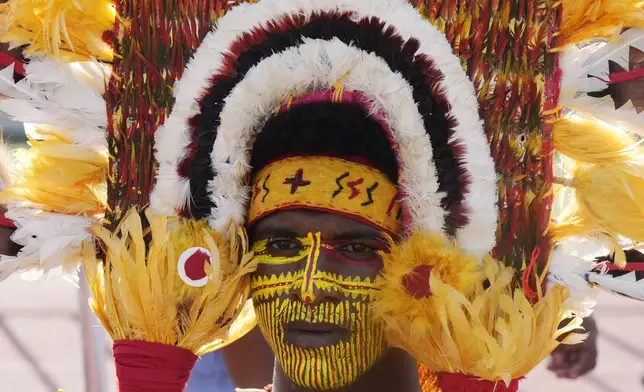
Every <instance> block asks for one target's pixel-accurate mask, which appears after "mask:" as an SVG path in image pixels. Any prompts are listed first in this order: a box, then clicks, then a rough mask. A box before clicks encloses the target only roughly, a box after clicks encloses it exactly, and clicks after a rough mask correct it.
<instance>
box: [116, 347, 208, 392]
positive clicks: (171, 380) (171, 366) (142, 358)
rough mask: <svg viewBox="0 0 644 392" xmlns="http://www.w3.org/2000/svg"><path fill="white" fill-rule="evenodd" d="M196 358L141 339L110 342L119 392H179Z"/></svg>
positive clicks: (181, 351)
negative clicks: (112, 345)
mask: <svg viewBox="0 0 644 392" xmlns="http://www.w3.org/2000/svg"><path fill="white" fill-rule="evenodd" d="M197 359H198V357H197V356H196V355H195V354H193V353H191V352H190V351H188V350H186V349H183V348H180V347H176V346H169V345H166V344H160V343H150V342H144V341H141V340H116V341H114V362H115V364H116V378H117V379H118V385H119V392H183V390H184V388H185V387H186V382H188V377H190V371H191V370H192V368H193V366H194V365H195V362H196V361H197Z"/></svg>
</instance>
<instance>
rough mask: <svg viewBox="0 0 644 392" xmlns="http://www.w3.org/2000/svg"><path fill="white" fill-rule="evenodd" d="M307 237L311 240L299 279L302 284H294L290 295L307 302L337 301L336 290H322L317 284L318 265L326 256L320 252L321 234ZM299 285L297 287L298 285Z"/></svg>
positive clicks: (338, 295)
mask: <svg viewBox="0 0 644 392" xmlns="http://www.w3.org/2000/svg"><path fill="white" fill-rule="evenodd" d="M309 239H310V240H311V243H312V245H311V247H310V249H309V254H308V255H307V258H306V263H305V265H304V271H303V275H304V276H303V278H302V280H301V282H302V284H301V286H300V285H296V286H295V287H294V288H293V290H292V291H291V294H292V295H295V296H297V297H299V299H300V300H301V301H302V302H304V303H307V304H315V303H319V302H324V301H339V300H340V298H341V294H340V293H339V292H338V290H334V289H331V290H324V289H322V288H321V285H319V284H317V282H319V271H320V267H321V266H322V265H324V264H325V263H326V257H327V256H325V255H324V254H323V253H322V252H320V248H321V245H322V244H321V240H322V239H321V234H320V233H319V232H318V233H309ZM298 286H299V287H298Z"/></svg>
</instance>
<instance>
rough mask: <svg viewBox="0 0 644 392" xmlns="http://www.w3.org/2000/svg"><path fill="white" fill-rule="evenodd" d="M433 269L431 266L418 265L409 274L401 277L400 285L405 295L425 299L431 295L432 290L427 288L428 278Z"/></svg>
mask: <svg viewBox="0 0 644 392" xmlns="http://www.w3.org/2000/svg"><path fill="white" fill-rule="evenodd" d="M433 269H434V267H432V266H431V265H426V264H423V265H419V266H417V267H415V268H414V269H413V270H412V271H411V272H410V273H408V274H407V275H405V276H403V278H402V284H403V287H404V288H405V290H407V293H408V294H409V295H411V296H412V297H414V298H427V297H429V296H431V295H432V289H431V287H429V277H430V276H431V274H432V270H433Z"/></svg>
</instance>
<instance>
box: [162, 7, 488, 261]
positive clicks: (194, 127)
mask: <svg viewBox="0 0 644 392" xmlns="http://www.w3.org/2000/svg"><path fill="white" fill-rule="evenodd" d="M293 9H299V10H303V11H300V12H299V13H297V14H292V10H293ZM315 13H320V15H317V14H315ZM324 13H329V15H330V16H326V17H328V18H329V22H328V23H331V22H333V21H336V22H337V21H338V20H340V21H341V20H342V19H343V18H346V17H347V15H350V20H349V22H350V23H353V24H354V25H355V26H356V34H358V33H360V31H361V29H367V28H368V27H370V26H371V27H373V25H374V24H375V25H376V26H378V25H377V21H376V20H375V19H374V20H368V19H364V20H363V18H379V19H380V20H382V21H386V24H385V25H383V26H380V27H378V28H379V29H380V31H381V33H382V34H385V36H389V37H393V38H389V40H391V39H393V41H392V42H390V44H391V45H392V46H390V47H386V48H385V47H382V50H385V51H386V50H389V49H390V48H396V47H398V48H399V49H397V50H399V53H400V54H399V55H400V56H402V57H403V58H405V57H406V58H407V59H408V60H407V63H406V67H411V68H407V69H412V68H413V67H421V68H420V69H421V70H422V73H421V75H423V76H422V77H421V79H420V80H410V79H407V77H405V76H403V75H404V74H405V72H406V71H405V69H402V70H399V71H400V72H401V74H395V73H393V71H394V65H392V63H389V64H388V63H387V62H388V61H390V58H389V57H385V58H379V56H380V55H381V53H382V52H381V53H379V50H381V49H379V48H380V47H379V46H370V45H371V44H374V43H375V41H374V42H369V41H367V40H360V39H356V40H355V43H352V44H351V46H349V42H343V41H344V40H343V37H342V35H341V34H342V32H341V31H339V32H338V34H339V35H338V36H335V35H333V34H334V33H333V30H331V29H330V30H329V31H331V32H332V34H331V35H328V33H326V32H325V31H324V30H323V31H322V32H324V34H326V35H322V36H321V35H320V33H322V32H316V31H315V30H314V29H312V28H309V29H307V27H308V22H311V23H313V22H314V21H315V20H317V19H320V18H324V17H325V14H324ZM343 13H344V14H343ZM260 26H261V27H260ZM293 26H295V27H293ZM297 26H302V27H300V29H301V31H300V36H303V38H299V37H298V39H297V40H294V41H293V42H290V41H288V40H286V41H284V42H287V43H288V42H290V43H288V44H286V45H284V43H282V42H281V41H279V40H276V41H274V42H273V44H272V45H277V46H280V45H282V46H281V47H280V48H279V50H278V49H276V48H274V47H271V46H265V50H264V51H265V52H266V53H265V54H262V53H261V51H257V48H256V47H255V46H257V45H260V44H262V42H263V41H264V40H267V39H268V38H269V37H272V36H277V35H278V34H280V33H283V32H285V31H289V30H293V31H298V30H297ZM321 26H324V24H322V25H321ZM398 35H400V37H399V38H398ZM345 38H346V39H348V40H352V38H351V37H350V36H347V37H345ZM355 38H357V37H355ZM375 38H377V37H375ZM385 38H386V37H385ZM410 38H413V39H412V40H411V41H409V42H407V44H405V40H408V39H410ZM376 41H377V39H376ZM378 42H379V41H378ZM267 45H268V44H267ZM396 45H398V46H396ZM403 45H404V46H403ZM251 47H252V48H253V49H254V50H256V51H255V52H249V53H253V56H255V57H256V58H255V60H253V61H252V62H251V63H244V64H241V63H239V65H238V63H236V62H237V61H241V60H240V58H241V57H243V56H245V50H246V48H251ZM275 51H278V53H275ZM316 51H318V52H316ZM246 57H248V56H246ZM251 58H253V57H252V56H251V57H248V59H247V60H245V61H250V59H251ZM296 59H297V60H298V61H300V60H302V61H304V62H303V63H302V64H299V65H298V64H297V62H295V60H296ZM410 60H411V62H409V61H410ZM403 63H404V62H403ZM349 64H351V65H353V67H349V66H348V65H349ZM357 64H361V65H360V66H355V65H357ZM238 66H239V67H245V68H242V69H241V70H240V69H239V68H238ZM250 66H252V68H250ZM296 67H297V69H296ZM249 68H250V69H249ZM233 69H234V70H235V73H234V74H235V75H239V77H238V78H237V79H235V78H232V77H231V75H232V70H233ZM258 69H262V71H258ZM294 70H295V71H294ZM244 72H247V73H246V74H244ZM373 72H376V73H377V74H378V75H380V76H378V77H374V74H373ZM287 76H288V77H287ZM291 76H294V77H295V78H299V79H297V80H298V81H297V82H296V81H295V80H296V79H291ZM251 79H252V80H253V83H250V82H249V81H250V80H251ZM289 79H290V80H289ZM279 80H281V82H279V83H278V81H279ZM313 80H314V82H313ZM378 80H382V82H381V83H377V84H374V81H378ZM338 81H342V85H343V88H345V89H349V90H352V89H355V90H360V91H361V92H362V93H364V94H365V95H366V96H368V97H369V98H370V99H372V100H373V101H374V102H376V103H377V105H379V106H381V107H382V109H383V110H384V112H385V113H386V115H387V116H388V118H389V119H390V121H391V128H392V130H393V135H392V136H393V138H394V139H395V141H396V142H397V146H398V149H399V150H400V153H399V160H400V161H401V162H402V167H401V179H400V185H401V188H402V190H403V191H404V193H405V194H404V195H403V197H404V199H405V203H406V205H407V208H408V210H409V212H410V213H411V216H412V224H413V225H414V226H415V225H418V226H420V227H425V228H431V229H432V230H437V231H441V230H443V229H448V232H449V227H450V226H451V225H453V226H455V228H456V230H454V231H455V232H456V235H457V237H458V238H459V240H460V241H461V242H462V243H464V244H466V246H467V247H468V249H469V250H471V251H472V252H474V253H475V254H477V255H479V256H481V255H483V254H485V253H486V252H488V251H489V250H490V249H491V247H492V246H493V244H494V232H495V230H496V208H495V203H496V185H495V172H494V167H493V163H492V160H491V158H490V156H489V153H488V151H489V149H488V144H487V140H486V138H485V135H484V133H483V130H482V123H481V121H480V118H479V116H478V111H477V109H476V108H477V101H476V97H475V95H474V89H473V86H472V83H471V82H470V81H469V80H468V78H467V76H466V75H465V73H464V72H463V70H462V68H461V65H460V61H459V60H458V58H457V57H456V56H454V55H453V54H452V49H451V46H450V45H449V43H448V42H447V41H446V39H445V37H444V35H443V34H441V33H439V32H438V31H437V30H436V29H435V28H434V27H433V26H431V25H430V24H428V23H426V22H425V21H424V20H423V19H422V17H421V16H420V15H419V14H418V12H417V10H416V9H415V8H413V7H412V6H411V5H409V4H407V3H405V2H403V1H400V0H378V1H375V2H361V1H355V0H345V1H341V2H340V3H339V4H336V3H333V4H331V3H328V2H325V1H299V2H298V1H292V0H280V1H277V0H276V1H265V2H262V3H259V4H253V5H242V6H240V7H239V8H236V9H234V10H232V11H231V12H230V13H229V14H228V15H227V17H226V18H225V19H224V20H223V21H222V23H221V24H220V26H219V27H218V29H217V30H216V31H214V32H212V33H211V34H210V35H209V36H208V37H206V39H205V40H204V42H203V44H202V47H201V48H200V49H199V50H198V51H197V53H196V54H195V58H194V59H193V61H192V62H191V63H190V65H189V66H188V70H187V71H186V77H184V79H182V80H181V81H180V82H179V83H178V84H177V91H176V97H177V99H176V104H175V107H174V110H173V113H172V114H171V116H170V117H169V119H168V121H167V122H166V123H165V126H164V127H163V128H161V129H160V130H159V134H158V140H157V158H158V160H159V163H160V170H159V175H158V183H157V187H156V189H155V191H154V193H153V197H152V206H153V207H154V208H156V209H158V210H160V211H164V212H166V213H172V212H174V211H177V210H181V209H182V208H184V207H185V206H186V205H187V204H188V203H189V200H191V199H196V200H202V199H203V197H202V195H201V192H204V191H206V189H205V188H203V187H204V182H205V179H207V178H211V176H213V173H210V172H208V171H207V170H206V171H203V170H204V168H208V166H209V165H207V164H204V163H205V162H212V166H213V169H214V172H215V173H214V174H215V176H214V178H213V180H212V182H210V184H209V185H208V188H207V189H208V194H210V199H211V201H210V202H209V204H210V205H212V206H213V210H212V222H213V225H214V227H216V228H219V229H221V228H222V227H224V226H225V225H226V224H228V222H230V221H231V220H233V221H235V222H238V223H241V222H243V218H244V210H245V207H244V205H245V201H246V200H247V197H248V190H247V189H246V188H245V183H244V177H245V173H247V172H248V170H249V169H250V168H249V167H248V162H249V158H248V154H249V153H250V152H249V151H246V149H247V146H248V145H250V144H249V143H251V142H252V132H255V131H256V130H257V129H260V128H261V126H262V124H263V122H265V121H266V118H267V116H269V115H270V113H271V111H272V110H273V109H274V108H275V107H276V106H277V105H279V104H280V103H281V102H282V101H284V100H286V99H287V98H288V97H289V95H295V96H297V95H298V94H303V93H306V92H309V91H312V90H316V89H322V90H323V89H328V88H331V87H332V86H334V85H335V84H336V83H338ZM427 81H432V82H431V83H434V85H433V87H432V85H425V87H424V90H425V93H426V91H427V90H428V89H429V90H430V91H433V93H432V94H433V95H432V96H428V97H427V98H428V99H430V101H429V102H425V101H423V102H420V103H419V102H418V101H417V100H416V98H417V97H418V95H417V90H416V88H417V87H418V88H420V85H424V84H425V83H427ZM203 86H211V87H210V88H209V89H208V90H206V91H204V90H201V88H202V87H203ZM260 87H263V88H264V89H265V93H269V95H260V90H259V88H260ZM222 88H223V89H224V90H223V91H226V90H225V89H228V90H227V91H229V94H230V95H229V96H225V95H224V96H218V97H217V98H216V99H215V100H210V99H211V98H209V94H213V93H214V92H217V91H218V90H217V89H222ZM421 90H423V88H421ZM419 91H420V90H419ZM200 96H202V97H203V99H201V100H200V99H199V97H200ZM258 98H259V99H258ZM224 99H225V100H224ZM400 99H402V101H401V100H400ZM431 100H433V101H434V103H435V104H436V110H437V111H436V112H435V113H433V112H432V109H430V108H431V105H432V102H431ZM197 102H198V103H199V105H197ZM403 102H405V103H404V104H403ZM443 104H444V105H445V106H444V107H445V108H447V111H446V112H441V109H440V108H441V105H443ZM419 105H420V106H419ZM426 105H430V106H426ZM200 106H201V107H200ZM206 108H216V111H213V110H211V109H206ZM242 108H243V109H242ZM417 108H418V109H417ZM202 110H203V112H202ZM219 111H221V115H220V117H219V118H218V116H217V113H219ZM240 113H242V114H243V115H242V116H241V117H240ZM432 113H433V114H432ZM432 115H437V116H445V119H446V121H445V122H444V123H443V125H444V128H445V129H429V128H428V124H432V123H431V116H432ZM240 119H246V120H247V121H246V122H244V123H240V122H239V120H240ZM233 120H234V121H233ZM428 121H429V122H428ZM202 122H204V123H205V124H208V126H207V127H206V128H201V129H200V128H199V124H200V123H202ZM452 127H453V128H452ZM195 131H196V132H197V134H196V135H191V133H193V132H195ZM222 132H224V133H225V134H223V133H222ZM441 132H447V133H448V135H450V136H449V137H448V138H447V139H446V141H447V142H448V144H449V147H448V148H449V149H450V150H451V154H453V155H452V157H451V158H449V157H447V158H448V159H450V160H451V162H452V163H447V165H448V166H449V170H454V169H455V168H458V167H460V166H461V165H462V167H463V169H464V171H463V172H462V173H461V174H457V175H456V178H455V179H454V178H449V177H445V176H444V174H442V173H444V172H443V168H442V166H443V165H445V164H446V163H441V162H440V161H439V162H437V161H436V160H437V159H438V158H439V157H438V156H437V155H436V154H437V151H440V152H441V154H442V153H443V151H444V150H445V147H439V149H438V150H436V148H437V147H436V146H435V145H434V144H435V142H436V141H438V140H440V138H442V137H443V136H440V133H441ZM434 133H437V135H436V136H434ZM211 143H214V148H213V150H212V155H211V158H212V161H210V160H209V159H208V158H209V157H208V156H207V155H205V156H204V153H208V151H209V150H210V148H212V146H211ZM178 147H180V148H178ZM432 150H434V153H432ZM240 152H241V153H242V155H240ZM191 156H192V157H195V156H197V158H192V159H195V162H194V163H193V165H194V166H195V167H196V168H200V169H199V170H202V172H200V173H201V174H196V173H194V172H193V173H192V177H191V178H190V179H188V178H185V177H182V176H181V175H180V174H179V169H180V167H181V165H182V162H183V161H184V160H186V159H191V158H190V157H191ZM200 157H201V158H200ZM204 157H205V158H206V160H204V161H202V159H204ZM441 159H443V158H441ZM439 164H440V165H441V167H437V165H439ZM437 169H438V173H437ZM195 170H197V169H195ZM183 172H184V173H185V170H183ZM204 176H205V178H204ZM190 180H192V184H193V185H196V184H195V183H196V182H198V183H199V184H202V185H200V186H199V187H198V188H194V189H191V182H190ZM448 184H449V185H448ZM195 192H197V193H195ZM207 205H208V204H206V206H207ZM198 207H199V206H198ZM199 208H203V206H200V207H199ZM199 211H200V210H198V209H195V206H193V208H192V209H191V210H190V213H192V214H196V215H197V216H199V215H200V214H201V212H199Z"/></svg>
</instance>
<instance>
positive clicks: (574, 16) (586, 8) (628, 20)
mask: <svg viewBox="0 0 644 392" xmlns="http://www.w3.org/2000/svg"><path fill="white" fill-rule="evenodd" d="M631 27H637V28H644V10H643V9H642V0H563V17H562V26H561V30H560V38H561V41H560V43H561V46H562V47H563V46H566V45H568V44H572V43H578V42H582V41H586V40H589V39H593V38H612V37H615V36H617V35H619V34H620V33H621V31H622V29H624V28H631Z"/></svg>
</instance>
